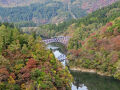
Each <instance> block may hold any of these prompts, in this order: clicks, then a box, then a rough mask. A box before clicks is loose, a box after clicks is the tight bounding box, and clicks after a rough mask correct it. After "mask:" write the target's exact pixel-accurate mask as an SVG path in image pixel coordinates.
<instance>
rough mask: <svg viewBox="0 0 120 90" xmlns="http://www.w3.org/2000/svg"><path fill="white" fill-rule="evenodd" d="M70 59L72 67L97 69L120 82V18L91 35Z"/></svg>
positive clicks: (74, 51) (72, 52)
mask: <svg viewBox="0 0 120 90" xmlns="http://www.w3.org/2000/svg"><path fill="white" fill-rule="evenodd" d="M68 57H69V60H70V63H69V65H70V67H75V68H87V69H95V70H96V71H100V72H102V73H106V74H107V75H111V76H113V77H115V78H117V79H119V80H120V17H119V18H117V19H115V20H114V21H111V22H109V23H107V24H106V25H105V26H104V27H102V28H100V29H99V30H98V31H94V33H91V34H90V35H89V37H88V38H86V39H85V40H84V41H83V43H82V46H81V48H79V49H78V50H70V52H69V56H68Z"/></svg>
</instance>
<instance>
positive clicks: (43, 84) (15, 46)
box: [0, 24, 72, 90]
mask: <svg viewBox="0 0 120 90" xmlns="http://www.w3.org/2000/svg"><path fill="white" fill-rule="evenodd" d="M71 81H72V76H71V75H70V73H69V71H68V69H67V68H63V65H62V64H61V63H60V62H59V61H58V60H57V59H56V58H55V56H54V55H53V53H52V51H50V50H47V49H46V47H45V45H44V43H42V41H41V38H40V37H36V36H35V34H33V35H28V34H21V33H20V32H19V31H18V29H16V28H14V27H13V25H11V24H1V25H0V90H70V88H71V86H70V85H71Z"/></svg>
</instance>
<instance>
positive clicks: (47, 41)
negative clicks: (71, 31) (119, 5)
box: [42, 36, 70, 45]
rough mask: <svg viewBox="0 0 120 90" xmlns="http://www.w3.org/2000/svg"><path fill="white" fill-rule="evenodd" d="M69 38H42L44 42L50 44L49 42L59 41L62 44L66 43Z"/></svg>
mask: <svg viewBox="0 0 120 90" xmlns="http://www.w3.org/2000/svg"><path fill="white" fill-rule="evenodd" d="M69 40H70V37H68V36H66V37H64V36H58V37H55V38H51V39H45V40H42V41H43V42H44V43H45V44H50V43H53V42H59V43H62V44H64V45H67V44H68V41H69Z"/></svg>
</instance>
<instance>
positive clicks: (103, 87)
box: [48, 45, 120, 90]
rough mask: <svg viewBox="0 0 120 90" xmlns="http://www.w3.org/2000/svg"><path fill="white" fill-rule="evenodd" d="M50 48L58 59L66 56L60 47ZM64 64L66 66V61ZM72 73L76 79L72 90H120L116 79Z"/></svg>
mask: <svg viewBox="0 0 120 90" xmlns="http://www.w3.org/2000/svg"><path fill="white" fill-rule="evenodd" d="M48 48H49V49H50V48H51V49H52V50H53V53H54V55H55V57H56V58H58V57H59V56H60V55H62V54H64V53H63V52H61V50H60V49H61V48H60V47H58V46H53V45H48ZM62 50H64V48H62ZM64 55H65V54H64ZM62 63H63V65H65V60H64V61H63V62H62ZM70 72H71V74H72V75H73V77H74V82H73V84H72V90H120V81H118V80H115V79H114V78H111V77H104V76H99V75H97V74H93V73H83V72H76V71H70Z"/></svg>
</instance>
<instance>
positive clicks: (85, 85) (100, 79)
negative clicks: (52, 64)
mask: <svg viewBox="0 0 120 90" xmlns="http://www.w3.org/2000/svg"><path fill="white" fill-rule="evenodd" d="M71 74H72V75H73V77H74V82H73V85H74V86H76V87H75V88H74V87H72V90H120V81H119V80H115V79H114V78H111V77H105V76H99V75H97V74H93V73H83V72H77V71H71Z"/></svg>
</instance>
